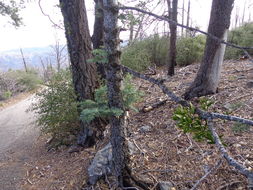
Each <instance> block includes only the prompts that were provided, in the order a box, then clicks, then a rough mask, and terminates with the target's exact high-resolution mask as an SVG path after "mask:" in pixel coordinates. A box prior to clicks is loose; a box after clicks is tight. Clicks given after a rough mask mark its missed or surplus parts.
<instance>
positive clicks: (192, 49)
mask: <svg viewBox="0 0 253 190" xmlns="http://www.w3.org/2000/svg"><path fill="white" fill-rule="evenodd" d="M205 40H206V39H205V36H203V35H198V36H196V37H193V38H190V37H184V38H180V39H178V40H177V59H176V61H177V64H178V65H179V66H187V65H190V64H192V63H194V62H198V61H200V60H201V58H202V56H203V53H204V48H205Z"/></svg>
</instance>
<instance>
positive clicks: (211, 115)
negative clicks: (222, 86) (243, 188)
mask: <svg viewBox="0 0 253 190" xmlns="http://www.w3.org/2000/svg"><path fill="white" fill-rule="evenodd" d="M121 68H122V70H123V71H124V72H128V73H130V74H132V75H134V76H135V77H138V78H140V79H144V80H147V81H149V82H151V83H153V84H156V85H157V86H158V87H159V88H160V89H161V90H162V91H163V93H165V94H166V95H167V96H168V97H170V98H171V100H172V101H174V102H176V103H178V104H181V105H182V106H184V107H189V106H190V103H189V102H188V101H186V100H184V99H182V98H181V97H178V96H177V95H175V94H174V93H173V92H171V91H170V90H169V89H168V88H167V87H166V86H165V85H164V80H159V79H155V78H152V77H150V76H147V75H144V74H141V73H138V72H136V71H134V70H132V69H129V68H128V67H126V66H123V65H121ZM195 111H196V114H198V115H199V116H200V117H201V118H202V119H206V120H207V121H208V127H209V130H210V131H211V133H212V136H213V138H214V140H215V143H216V146H217V147H218V149H219V151H220V153H221V154H222V156H223V157H224V158H225V159H226V161H227V162H228V164H229V165H231V166H233V167H235V168H236V169H237V170H238V171H239V172H240V173H241V174H243V175H245V176H246V177H247V178H248V184H249V189H252V190H253V172H251V171H249V170H248V169H247V168H245V167H244V166H243V165H242V164H240V163H238V162H237V161H236V160H235V159H233V158H232V157H231V156H229V154H228V152H227V150H226V149H225V147H224V146H223V144H222V142H221V140H220V137H219V135H218V134H217V132H216V130H215V128H214V127H213V119H223V120H228V121H237V122H240V123H243V124H248V125H253V121H251V120H248V119H244V118H240V117H236V116H230V115H225V114H220V113H215V112H206V111H203V110H201V109H199V108H197V107H196V108H195ZM208 175H209V174H208ZM203 177H204V178H206V177H205V176H203ZM201 179H202V178H201ZM201 179H200V180H201ZM197 185H198V184H197Z"/></svg>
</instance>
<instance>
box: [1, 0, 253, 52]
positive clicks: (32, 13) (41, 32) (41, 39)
mask: <svg viewBox="0 0 253 190" xmlns="http://www.w3.org/2000/svg"><path fill="white" fill-rule="evenodd" d="M181 1H182V0H179V6H181ZM244 1H248V2H251V1H252V3H253V0H236V7H240V9H241V10H242V9H243V5H244V4H243V3H244ZM41 2H42V3H41V5H42V7H43V10H44V12H45V13H47V14H49V15H50V17H51V18H52V19H53V20H54V21H55V22H56V23H58V22H59V21H60V20H61V19H62V16H61V13H60V11H59V8H57V7H55V5H56V4H57V3H58V0H41ZM186 2H187V0H186ZM85 3H86V8H87V10H88V19H89V24H90V29H92V28H93V21H94V15H93V0H86V1H85ZM191 3H192V11H191V16H192V20H193V24H194V25H197V26H200V27H201V29H203V30H206V28H207V25H208V20H209V15H210V7H211V0H191ZM252 9H253V6H252ZM252 14H253V13H252ZM21 16H22V18H23V22H24V24H25V25H24V26H22V27H20V28H17V29H16V28H14V27H13V26H12V25H10V24H8V20H7V19H6V18H5V17H2V16H0V27H1V30H0V52H1V51H5V50H9V49H17V48H25V47H40V46H47V45H51V44H54V42H55V39H60V41H61V43H65V38H64V31H63V30H61V29H55V28H54V27H52V23H51V22H50V21H49V19H48V18H47V17H46V16H44V15H43V14H42V13H41V11H40V9H39V6H38V3H37V1H32V2H30V3H27V4H26V8H24V9H23V10H22V11H21ZM179 21H180V19H179Z"/></svg>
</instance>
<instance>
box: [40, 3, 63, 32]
mask: <svg viewBox="0 0 253 190" xmlns="http://www.w3.org/2000/svg"><path fill="white" fill-rule="evenodd" d="M38 4H39V7H40V11H41V13H42V14H43V15H44V16H46V17H47V18H48V19H49V21H50V22H51V23H52V24H53V26H54V27H56V28H59V29H61V30H64V28H63V27H61V26H60V25H58V24H56V23H55V22H54V21H53V19H52V18H51V17H50V15H49V14H46V13H45V12H44V10H43V8H42V6H41V0H39V1H38Z"/></svg>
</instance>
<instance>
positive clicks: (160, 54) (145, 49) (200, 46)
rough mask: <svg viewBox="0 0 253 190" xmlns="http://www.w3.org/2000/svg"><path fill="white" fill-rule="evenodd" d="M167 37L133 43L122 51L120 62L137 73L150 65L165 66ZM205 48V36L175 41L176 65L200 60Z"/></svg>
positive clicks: (167, 49) (150, 38)
mask: <svg viewBox="0 0 253 190" xmlns="http://www.w3.org/2000/svg"><path fill="white" fill-rule="evenodd" d="M168 45H169V39H168V37H167V36H159V35H154V36H151V37H148V38H146V39H144V40H140V41H135V42H134V43H132V44H131V45H130V46H127V47H125V48H124V49H123V53H122V56H121V62H122V64H123V65H125V66H127V67H130V68H132V69H134V70H137V71H143V70H145V69H147V68H148V67H149V66H150V65H152V64H155V65H156V66H162V65H166V64H167V60H168V52H169V46H168ZM204 47H205V36H203V35H198V36H196V37H193V38H191V37H185V38H179V39H178V40H177V63H178V65H179V66H186V65H190V64H192V63H194V62H198V61H200V60H201V58H202V55H203V52H204Z"/></svg>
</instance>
